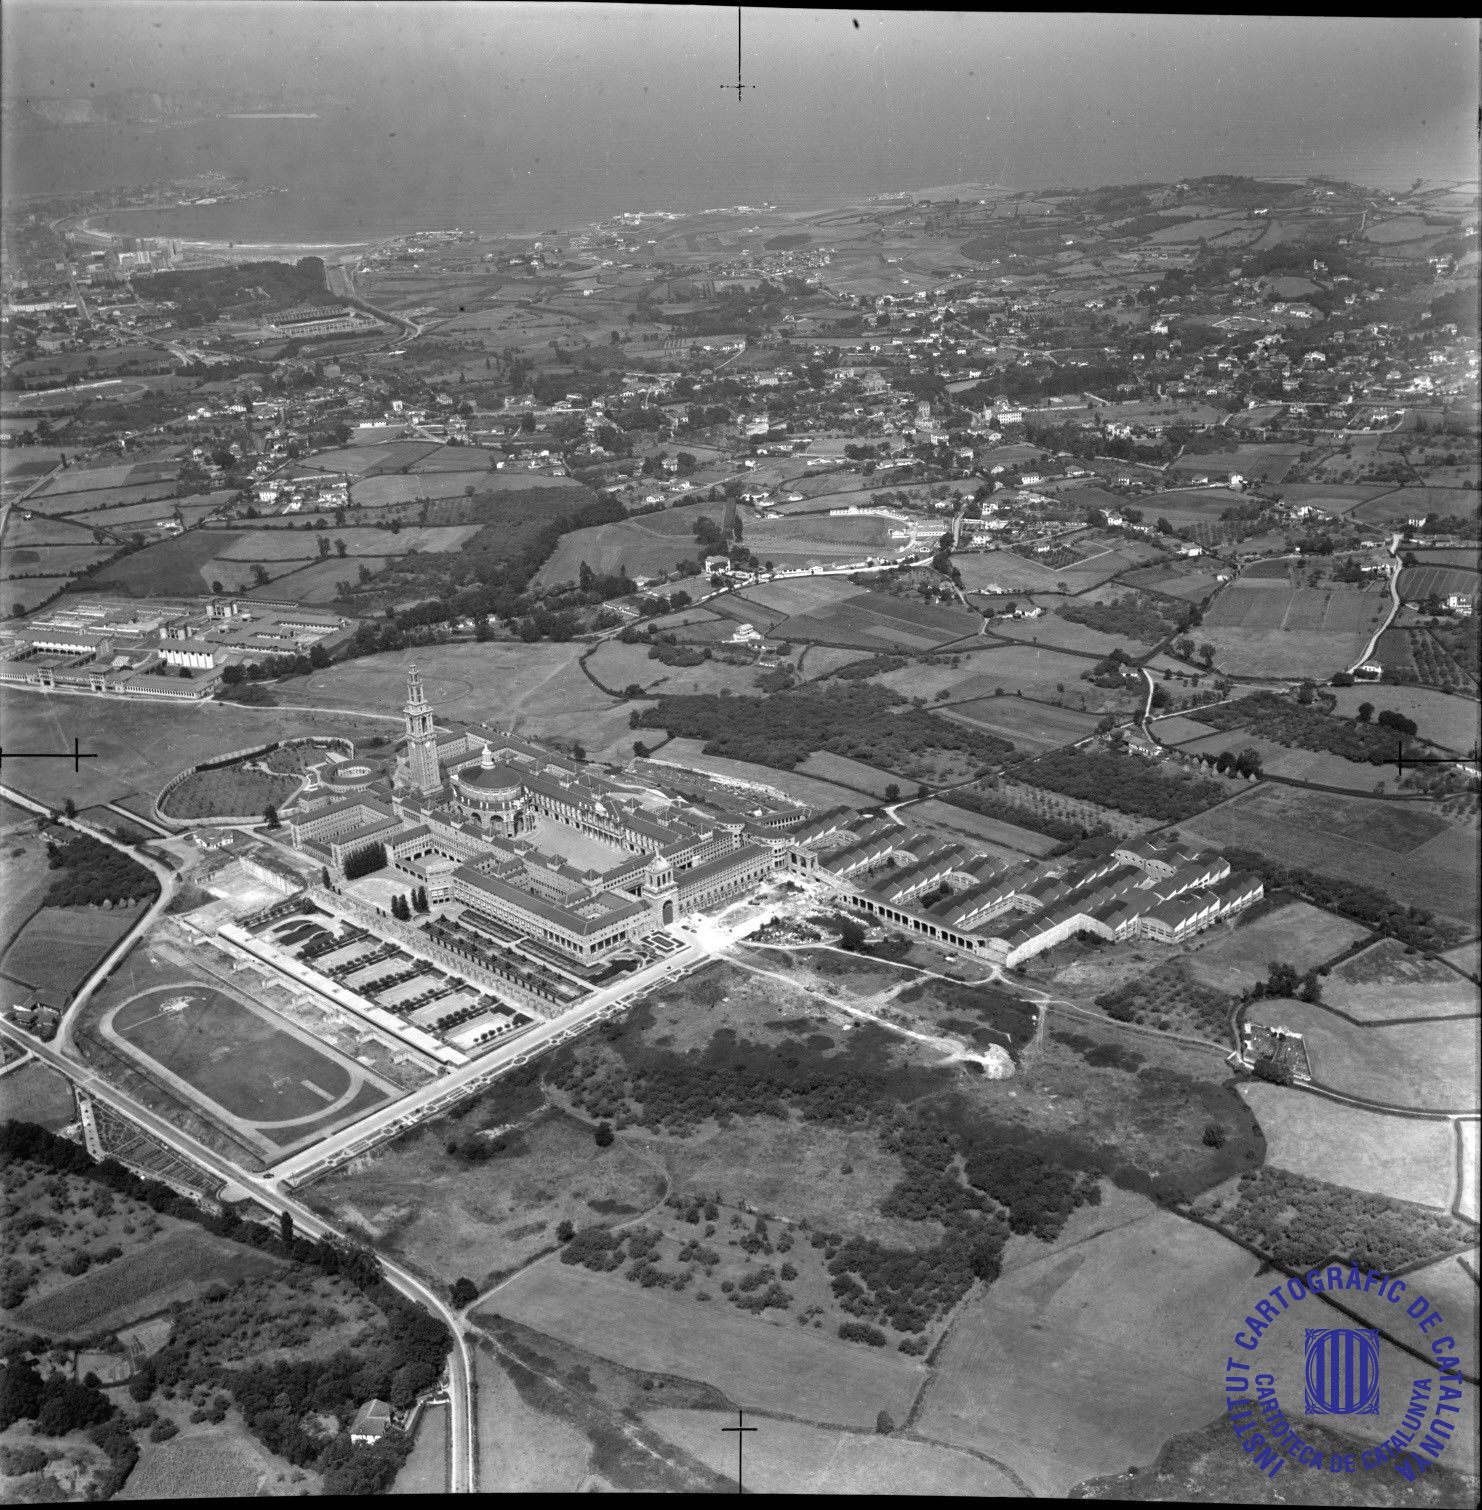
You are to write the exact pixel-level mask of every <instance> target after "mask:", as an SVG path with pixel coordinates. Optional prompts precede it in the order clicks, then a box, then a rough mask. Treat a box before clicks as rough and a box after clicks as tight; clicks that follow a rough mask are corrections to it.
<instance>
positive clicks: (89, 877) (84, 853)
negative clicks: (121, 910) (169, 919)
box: [46, 830, 160, 907]
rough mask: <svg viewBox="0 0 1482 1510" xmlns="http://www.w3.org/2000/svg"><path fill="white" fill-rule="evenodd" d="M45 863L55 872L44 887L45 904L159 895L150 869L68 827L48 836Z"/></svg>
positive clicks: (79, 904)
mask: <svg viewBox="0 0 1482 1510" xmlns="http://www.w3.org/2000/svg"><path fill="white" fill-rule="evenodd" d="M46 863H47V867H48V869H50V870H53V871H55V872H57V873H56V874H55V875H53V876H52V879H51V885H50V886H49V887H48V888H47V892H46V905H47V906H48V907H83V906H87V905H90V904H94V903H99V902H121V901H124V900H133V901H139V900H142V899H145V898H149V899H153V898H154V897H157V896H158V895H159V890H160V885H159V882H158V881H157V880H155V878H154V873H153V871H151V870H149V869H148V868H147V867H146V866H143V865H141V864H140V863H139V862H138V861H137V860H134V859H130V857H129V856H128V855H126V854H124V853H123V852H122V851H121V850H117V849H115V848H114V847H113V846H112V845H111V844H105V843H103V841H102V840H101V839H94V838H93V836H92V835H91V834H79V833H75V832H72V831H70V830H68V831H64V837H63V838H61V839H56V840H52V839H48V840H47V843H46Z"/></svg>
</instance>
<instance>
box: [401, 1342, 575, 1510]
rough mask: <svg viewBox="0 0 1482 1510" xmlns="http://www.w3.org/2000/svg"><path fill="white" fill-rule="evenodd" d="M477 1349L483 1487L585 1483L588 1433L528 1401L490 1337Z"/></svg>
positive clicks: (544, 1489) (531, 1488) (560, 1489)
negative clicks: (507, 1369)
mask: <svg viewBox="0 0 1482 1510" xmlns="http://www.w3.org/2000/svg"><path fill="white" fill-rule="evenodd" d="M472 1352H473V1359H474V1374H475V1377H476V1379H477V1382H478V1393H477V1395H476V1397H475V1399H476V1403H477V1408H476V1410H475V1413H474V1428H475V1430H476V1431H477V1433H478V1446H479V1487H480V1489H481V1490H482V1491H484V1492H485V1493H489V1492H497V1493H502V1494H513V1493H521V1492H528V1493H532V1494H561V1493H574V1492H575V1491H577V1490H579V1489H581V1488H582V1486H583V1484H584V1483H585V1482H586V1480H587V1464H588V1461H589V1459H590V1458H591V1455H592V1443H591V1441H590V1440H589V1439H588V1437H587V1435H586V1433H584V1432H582V1431H580V1430H579V1429H578V1428H577V1427H575V1426H574V1425H572V1424H571V1423H569V1422H568V1421H566V1420H564V1419H562V1417H561V1416H559V1415H556V1414H554V1413H551V1412H546V1411H542V1410H539V1409H537V1408H536V1407H535V1406H533V1405H531V1404H529V1403H527V1402H526V1400H525V1399H524V1398H522V1396H521V1394H520V1391H519V1390H518V1389H516V1387H515V1385H514V1383H513V1382H512V1381H511V1379H510V1376H509V1374H508V1373H507V1372H506V1371H505V1369H504V1368H503V1367H502V1366H501V1364H500V1362H499V1359H498V1358H497V1356H496V1355H495V1353H494V1349H493V1346H492V1345H491V1344H490V1343H489V1342H487V1341H483V1342H480V1343H479V1344H478V1346H477V1347H476V1348H474V1349H472ZM392 1492H393V1493H398V1492H399V1491H398V1490H395V1489H393V1491H392Z"/></svg>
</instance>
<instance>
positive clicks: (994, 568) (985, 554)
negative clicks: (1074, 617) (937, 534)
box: [952, 551, 1065, 593]
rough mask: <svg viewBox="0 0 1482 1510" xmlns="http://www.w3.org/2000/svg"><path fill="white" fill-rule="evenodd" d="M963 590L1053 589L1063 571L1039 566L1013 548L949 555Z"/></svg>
mask: <svg viewBox="0 0 1482 1510" xmlns="http://www.w3.org/2000/svg"><path fill="white" fill-rule="evenodd" d="M952 564H953V566H955V567H956V568H957V569H958V571H960V572H961V573H962V586H963V590H964V591H965V592H990V593H991V592H1000V591H1001V592H1054V591H1055V590H1056V584H1057V583H1058V582H1061V581H1063V580H1064V579H1065V573H1064V572H1063V571H1055V570H1052V569H1051V568H1050V567H1048V566H1041V565H1040V563H1039V562H1038V561H1030V560H1027V559H1026V558H1025V557H1023V556H1018V555H1015V554H1014V552H1013V551H964V552H963V553H962V554H961V555H954V556H953V557H952Z"/></svg>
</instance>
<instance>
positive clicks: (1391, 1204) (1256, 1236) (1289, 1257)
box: [1203, 1168, 1476, 1274]
mask: <svg viewBox="0 0 1482 1510" xmlns="http://www.w3.org/2000/svg"><path fill="white" fill-rule="evenodd" d="M1203 1214H1204V1215H1206V1216H1209V1217H1210V1218H1211V1219H1212V1220H1214V1221H1216V1222H1218V1223H1219V1224H1220V1225H1221V1226H1223V1227H1227V1228H1228V1229H1229V1230H1230V1231H1231V1232H1233V1233H1234V1234H1235V1236H1236V1237H1239V1238H1241V1239H1242V1240H1244V1241H1245V1242H1248V1243H1250V1244H1251V1246H1252V1247H1255V1248H1259V1249H1260V1250H1261V1251H1262V1252H1263V1253H1265V1254H1268V1255H1269V1256H1270V1257H1271V1258H1272V1259H1273V1260H1274V1261H1275V1262H1276V1263H1279V1264H1287V1265H1290V1266H1291V1267H1292V1268H1301V1269H1307V1268H1312V1267H1314V1266H1315V1265H1319V1264H1322V1263H1325V1262H1326V1261H1327V1260H1328V1259H1330V1258H1337V1259H1344V1260H1346V1261H1348V1262H1350V1263H1355V1264H1357V1265H1359V1266H1360V1267H1361V1268H1364V1269H1374V1270H1376V1271H1377V1272H1378V1273H1380V1274H1393V1273H1395V1271H1396V1270H1402V1269H1405V1268H1407V1267H1410V1266H1413V1265H1418V1264H1423V1263H1430V1262H1431V1261H1432V1260H1434V1259H1437V1258H1440V1257H1442V1256H1443V1255H1445V1254H1447V1253H1452V1252H1455V1251H1456V1250H1457V1249H1459V1248H1464V1247H1466V1246H1467V1245H1468V1244H1469V1243H1471V1242H1474V1241H1475V1238H1476V1234H1475V1232H1474V1231H1473V1229H1472V1228H1470V1227H1468V1226H1467V1225H1466V1223H1464V1222H1461V1221H1458V1220H1457V1219H1456V1218H1455V1217H1452V1216H1442V1215H1440V1214H1439V1213H1438V1212H1435V1211H1432V1210H1430V1209H1429V1207H1426V1206H1418V1205H1415V1204H1414V1203H1413V1202H1410V1201H1400V1200H1396V1199H1395V1198H1394V1197H1392V1196H1386V1195H1372V1194H1369V1193H1367V1192H1365V1191H1361V1190H1350V1189H1348V1188H1347V1187H1346V1186H1343V1185H1330V1184H1328V1183H1327V1181H1325V1180H1314V1179H1312V1178H1310V1177H1309V1176H1307V1175H1300V1174H1292V1173H1290V1172H1289V1171H1288V1170H1285V1169H1272V1168H1266V1169H1262V1170H1259V1171H1258V1172H1256V1173H1254V1174H1244V1175H1241V1177H1240V1183H1239V1187H1238V1192H1237V1193H1236V1195H1235V1196H1234V1197H1233V1199H1227V1200H1226V1202H1225V1203H1224V1204H1223V1205H1220V1206H1213V1207H1210V1208H1209V1209H1208V1210H1205V1211H1204V1213H1203Z"/></svg>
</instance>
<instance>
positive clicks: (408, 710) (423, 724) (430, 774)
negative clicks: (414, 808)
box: [402, 666, 442, 793]
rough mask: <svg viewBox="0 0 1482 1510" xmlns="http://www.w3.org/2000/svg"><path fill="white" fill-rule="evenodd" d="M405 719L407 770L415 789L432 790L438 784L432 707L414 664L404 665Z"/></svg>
mask: <svg viewBox="0 0 1482 1510" xmlns="http://www.w3.org/2000/svg"><path fill="white" fill-rule="evenodd" d="M402 712H404V713H405V714H406V719H407V772H408V774H409V775H410V776H411V778H412V785H413V786H414V787H416V789H417V790H418V791H419V792H423V793H427V792H435V791H436V790H437V789H438V787H439V786H441V785H442V773H441V772H440V771H439V770H438V765H437V730H436V729H435V728H434V727H433V723H432V708H431V707H430V706H429V705H428V702H427V695H426V694H425V693H424V692H423V690H422V676H421V673H420V672H419V671H418V670H417V668H416V667H415V666H409V667H407V700H406V706H405V707H404V708H403V709H402Z"/></svg>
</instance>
